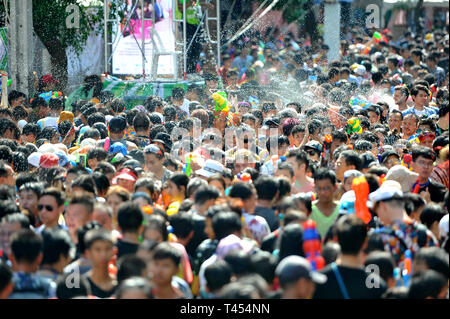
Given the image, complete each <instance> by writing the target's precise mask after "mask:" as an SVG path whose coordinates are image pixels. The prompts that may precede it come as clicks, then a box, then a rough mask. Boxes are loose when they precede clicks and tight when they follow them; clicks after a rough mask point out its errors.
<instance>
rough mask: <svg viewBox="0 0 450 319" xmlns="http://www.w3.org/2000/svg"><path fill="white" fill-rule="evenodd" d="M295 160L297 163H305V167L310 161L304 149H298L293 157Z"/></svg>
mask: <svg viewBox="0 0 450 319" xmlns="http://www.w3.org/2000/svg"><path fill="white" fill-rule="evenodd" d="M295 161H296V163H297V164H298V165H301V164H305V166H306V168H308V167H309V164H310V161H309V159H308V153H306V152H305V151H304V150H299V151H298V152H297V155H296V157H295Z"/></svg>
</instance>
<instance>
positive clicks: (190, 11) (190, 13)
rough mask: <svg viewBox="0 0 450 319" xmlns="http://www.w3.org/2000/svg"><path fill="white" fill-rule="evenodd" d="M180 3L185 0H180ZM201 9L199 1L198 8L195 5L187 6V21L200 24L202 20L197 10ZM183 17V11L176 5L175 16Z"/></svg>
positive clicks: (177, 17)
mask: <svg viewBox="0 0 450 319" xmlns="http://www.w3.org/2000/svg"><path fill="white" fill-rule="evenodd" d="M180 3H181V4H183V0H180ZM198 10H200V5H199V4H198V2H197V5H196V8H194V7H193V6H189V7H186V22H187V23H189V24H193V25H198V24H199V23H200V21H199V20H198V18H197V15H196V12H197V11H198ZM182 17H183V13H182V12H180V10H178V6H175V18H176V19H181V18H182Z"/></svg>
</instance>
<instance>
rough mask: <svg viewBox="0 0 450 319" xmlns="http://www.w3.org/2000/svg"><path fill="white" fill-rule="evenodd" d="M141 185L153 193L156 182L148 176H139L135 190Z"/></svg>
mask: <svg viewBox="0 0 450 319" xmlns="http://www.w3.org/2000/svg"><path fill="white" fill-rule="evenodd" d="M141 187H145V188H146V189H147V190H148V191H149V192H150V194H151V195H152V194H153V193H154V192H155V183H154V182H153V180H152V179H151V178H148V177H144V178H139V179H138V180H137V181H136V183H135V184H134V190H135V191H136V190H137V189H139V188H141Z"/></svg>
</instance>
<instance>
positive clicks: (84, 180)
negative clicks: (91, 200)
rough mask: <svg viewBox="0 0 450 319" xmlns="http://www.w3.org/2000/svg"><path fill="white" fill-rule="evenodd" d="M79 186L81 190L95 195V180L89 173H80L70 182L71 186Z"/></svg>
mask: <svg viewBox="0 0 450 319" xmlns="http://www.w3.org/2000/svg"><path fill="white" fill-rule="evenodd" d="M75 187H80V188H82V189H83V191H85V192H88V193H91V194H94V195H96V192H95V182H94V179H93V178H92V176H91V175H85V174H83V175H80V176H78V177H77V178H75V179H74V181H73V182H72V188H75Z"/></svg>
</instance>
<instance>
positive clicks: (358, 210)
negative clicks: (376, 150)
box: [352, 176, 372, 224]
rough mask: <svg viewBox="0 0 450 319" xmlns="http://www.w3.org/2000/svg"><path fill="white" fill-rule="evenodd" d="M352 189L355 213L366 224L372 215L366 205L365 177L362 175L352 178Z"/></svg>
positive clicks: (367, 196)
mask: <svg viewBox="0 0 450 319" xmlns="http://www.w3.org/2000/svg"><path fill="white" fill-rule="evenodd" d="M352 189H353V190H354V191H355V215H356V216H358V217H359V218H361V219H362V220H363V221H364V223H366V224H367V223H369V222H370V220H371V219H372V215H371V214H370V212H369V208H368V207H367V201H368V199H369V184H368V183H367V180H366V178H365V177H364V176H360V177H355V178H354V179H353V183H352Z"/></svg>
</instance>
